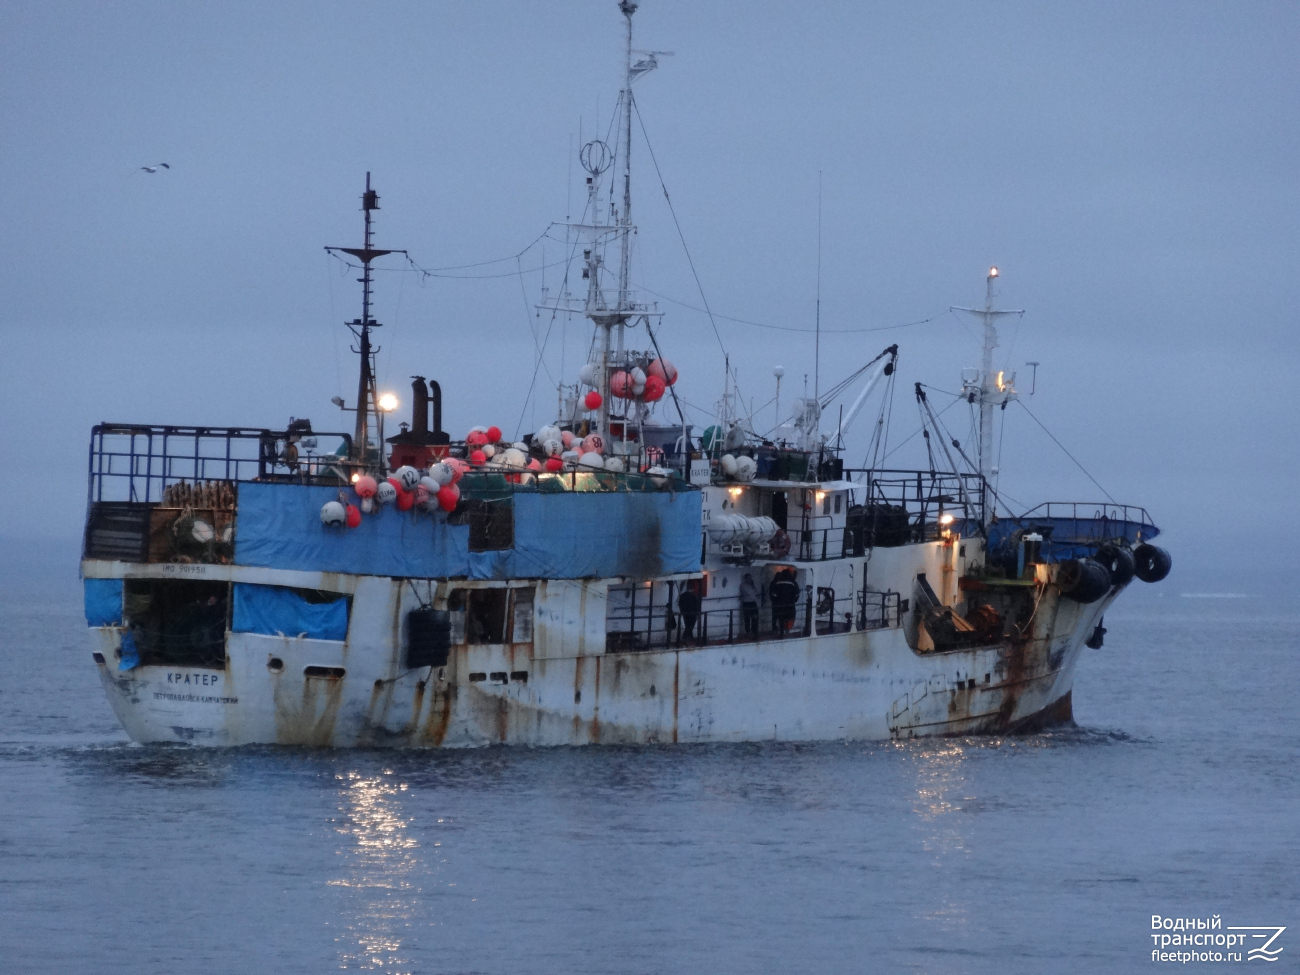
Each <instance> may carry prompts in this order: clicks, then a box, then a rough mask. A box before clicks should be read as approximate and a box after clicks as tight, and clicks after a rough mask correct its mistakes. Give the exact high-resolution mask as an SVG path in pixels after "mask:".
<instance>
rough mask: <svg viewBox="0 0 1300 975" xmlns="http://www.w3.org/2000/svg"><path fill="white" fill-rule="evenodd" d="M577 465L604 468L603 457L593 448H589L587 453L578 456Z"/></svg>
mask: <svg viewBox="0 0 1300 975" xmlns="http://www.w3.org/2000/svg"><path fill="white" fill-rule="evenodd" d="M578 466H579V467H595V468H600V469H604V467H605V458H604V457H602V456H601V455H600V454H598V453H596V452H595V451H594V450H589V451H587V453H585V454H583V455H582V456H581V457H579V458H578Z"/></svg>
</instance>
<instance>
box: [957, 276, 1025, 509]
mask: <svg viewBox="0 0 1300 975" xmlns="http://www.w3.org/2000/svg"><path fill="white" fill-rule="evenodd" d="M997 277H998V269H997V268H996V267H991V268H989V273H988V276H987V277H986V278H985V280H984V307H983V308H962V307H959V306H956V305H954V306H953V307H952V310H953V311H964V312H966V313H967V314H969V315H977V316H979V318H981V319H982V320H983V322H984V354H983V358H982V360H981V363H980V368H979V375H978V377H975V378H969V379H968V378H966V377H963V378H962V392H964V393H965V394H966V399H967V401H968V402H970V403H978V404H979V408H980V442H979V472H980V475H981V476H982V477H983V478H984V482H985V484H986V485H991V484H992V483H993V479H994V477H995V476H996V475H997V468H996V467H995V466H994V459H993V411H994V410H995V409H999V410H1004V409H1006V407H1007V403H1009V402H1011V401H1012V400H1013V399H1015V398H1016V389H1015V385H1014V383H1015V378H1016V375H1015V373H1012V374H1011V376H1010V377H1008V376H1007V375H1006V373H1005V372H1004V371H1002V370H999V371H997V372H994V371H993V350H994V349H996V348H997V347H998V329H997V320H998V319H999V318H1000V317H1001V316H1003V315H1023V314H1024V311H1023V310H1019V311H1010V310H998V309H995V308H994V307H993V282H994V280H995V279H996V278H997ZM994 504H995V498H994V497H993V493H992V491H991V490H987V489H986V490H985V492H984V508H983V511H982V512H981V516H980V520H981V523H982V524H983V525H984V527H985V528H987V527H988V526H989V524H990V523H991V522H992V521H993V511H994Z"/></svg>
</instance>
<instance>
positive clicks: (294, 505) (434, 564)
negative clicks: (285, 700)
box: [235, 482, 701, 632]
mask: <svg viewBox="0 0 1300 975" xmlns="http://www.w3.org/2000/svg"><path fill="white" fill-rule="evenodd" d="M338 495H339V491H338V488H329V487H307V486H303V485H296V484H258V483H255V482H254V483H244V484H241V485H240V486H239V514H238V522H237V524H236V528H235V561H236V563H238V564H239V565H255V566H266V567H268V568H276V569H304V570H308V571H318V572H348V573H356V574H360V575H386V576H400V577H416V578H458V577H459V578H469V579H584V578H610V577H613V576H631V577H635V578H648V577H651V576H658V575H667V574H670V573H674V572H697V571H699V568H700V530H701V527H700V492H699V491H681V492H667V491H665V492H657V493H642V492H612V491H611V492H595V491H592V492H581V491H578V492H564V493H555V494H549V493H541V492H536V493H531V492H518V493H516V494H514V495H513V504H514V545H513V547H511V548H508V549H505V550H502V551H497V552H471V551H469V526H468V525H449V524H447V516H446V515H445V514H442V513H441V512H439V513H437V514H425V513H422V512H418V511H415V510H412V511H406V512H402V511H398V510H397V509H396V508H393V507H385V508H380V509H379V510H377V511H376V512H374V513H373V514H370V515H366V516H364V517H363V518H362V521H361V525H360V526H359V527H357V528H352V529H348V528H326V527H325V526H324V525H322V524H321V520H320V509H321V506H322V505H324V504H325V502H327V501H335V500H337V499H338ZM286 632H287V631H286Z"/></svg>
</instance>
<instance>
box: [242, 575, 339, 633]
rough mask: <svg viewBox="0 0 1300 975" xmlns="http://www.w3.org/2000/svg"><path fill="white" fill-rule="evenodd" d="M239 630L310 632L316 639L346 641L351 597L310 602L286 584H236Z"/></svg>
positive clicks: (246, 631)
mask: <svg viewBox="0 0 1300 975" xmlns="http://www.w3.org/2000/svg"><path fill="white" fill-rule="evenodd" d="M230 628H231V630H232V631H233V632H235V633H265V634H267V635H268V636H277V635H280V636H300V635H306V636H307V637H309V638H310V639H313V640H346V639H347V636H348V599H347V597H342V598H339V599H336V600H334V601H333V602H328V603H316V602H309V601H308V600H307V599H305V598H303V596H302V595H301V594H300V593H297V592H295V591H294V590H292V589H286V588H284V587H283V586H255V585H250V584H248V583H244V582H237V583H235V614H234V620H233V621H232V624H231V627H230Z"/></svg>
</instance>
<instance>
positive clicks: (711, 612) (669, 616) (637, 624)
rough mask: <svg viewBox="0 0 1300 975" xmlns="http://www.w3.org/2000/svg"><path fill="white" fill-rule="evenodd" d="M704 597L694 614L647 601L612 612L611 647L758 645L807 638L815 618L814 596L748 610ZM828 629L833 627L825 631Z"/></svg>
mask: <svg viewBox="0 0 1300 975" xmlns="http://www.w3.org/2000/svg"><path fill="white" fill-rule="evenodd" d="M726 602H727V603H730V604H729V605H726V604H724V600H721V599H716V600H715V599H704V600H702V601H701V607H700V612H699V613H698V614H694V615H690V614H686V613H683V612H681V610H680V608H679V607H678V606H677V605H676V604H674V605H671V606H670V605H668V604H667V603H666V602H660V603H659V604H658V605H657V606H656V605H655V604H654V603H653V602H650V601H649V600H647V601H646V602H644V603H642V604H641V605H640V606H636V605H633V606H631V607H629V608H628V609H626V610H620V611H617V612H611V613H610V614H609V616H608V617H607V620H606V626H607V634H606V647H607V648H608V649H609V650H611V651H623V650H666V649H671V648H674V647H683V646H713V645H727V644H733V643H760V642H766V641H768V640H779V639H785V638H786V637H790V636H808V635H809V633H810V632H811V631H810V627H809V621H810V620H811V619H812V618H813V612H812V610H813V607H812V596H811V594H807V595H806V597H804V598H800V599H799V600H798V602H797V603H795V604H794V605H793V606H789V607H784V606H783V607H777V608H776V609H775V610H774V609H773V607H772V605H771V603H770V602H766V603H764V604H763V605H760V606H758V607H757V608H756V609H755V610H752V611H751V610H748V609H745V608H743V607H741V606H740V605H738V604H736V602H735V600H734V599H731V600H727V601H726ZM827 632H830V631H827Z"/></svg>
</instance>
